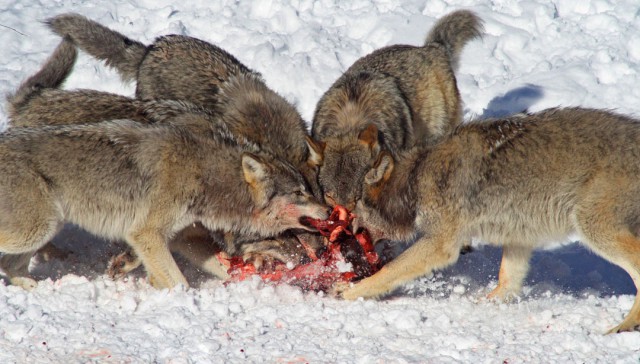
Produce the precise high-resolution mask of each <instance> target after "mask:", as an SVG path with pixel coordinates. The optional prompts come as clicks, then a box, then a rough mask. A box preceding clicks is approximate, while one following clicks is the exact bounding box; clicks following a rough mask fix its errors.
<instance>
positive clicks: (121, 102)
mask: <svg viewBox="0 0 640 364" xmlns="http://www.w3.org/2000/svg"><path fill="white" fill-rule="evenodd" d="M77 55H78V51H77V49H76V46H75V44H73V42H72V41H71V39H70V38H68V37H65V38H63V39H62V41H61V42H60V44H59V45H58V46H57V47H56V49H55V50H54V52H53V54H52V55H51V56H50V57H49V58H48V59H47V61H46V62H45V63H44V65H43V66H42V67H41V69H40V70H39V71H38V72H36V73H35V74H34V75H32V76H31V77H29V78H28V79H27V80H25V81H24V82H23V83H22V84H21V85H20V86H19V87H18V89H17V90H16V91H15V92H14V93H12V94H10V95H8V96H7V111H8V116H9V121H10V126H11V127H34V126H44V125H69V124H80V123H87V122H99V121H106V120H115V119H130V120H135V121H139V122H141V123H150V122H151V119H150V118H149V117H148V116H147V115H146V112H145V103H144V102H143V101H141V100H136V99H133V98H130V97H125V96H121V95H117V94H113V93H109V92H103V91H95V90H86V89H85V90H72V91H71V90H61V89H60V87H61V86H62V85H63V83H64V82H65V81H66V79H67V78H68V77H69V75H70V74H71V71H72V70H73V67H74V65H75V62H76V59H77Z"/></svg>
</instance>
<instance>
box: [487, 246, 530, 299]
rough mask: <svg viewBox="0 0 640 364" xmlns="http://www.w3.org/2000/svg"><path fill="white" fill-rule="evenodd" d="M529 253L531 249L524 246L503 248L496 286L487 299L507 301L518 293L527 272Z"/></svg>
mask: <svg viewBox="0 0 640 364" xmlns="http://www.w3.org/2000/svg"><path fill="white" fill-rule="evenodd" d="M531 252H532V249H531V248H529V247H526V246H521V245H505V246H503V248H502V262H501V263H500V272H499V273H498V286H497V287H496V288H494V289H493V291H491V293H489V294H488V295H487V298H490V299H499V300H504V301H508V300H510V299H511V298H513V297H514V296H516V295H518V293H520V290H521V289H522V281H523V280H524V278H525V277H526V276H527V272H528V271H529V259H530V258H531Z"/></svg>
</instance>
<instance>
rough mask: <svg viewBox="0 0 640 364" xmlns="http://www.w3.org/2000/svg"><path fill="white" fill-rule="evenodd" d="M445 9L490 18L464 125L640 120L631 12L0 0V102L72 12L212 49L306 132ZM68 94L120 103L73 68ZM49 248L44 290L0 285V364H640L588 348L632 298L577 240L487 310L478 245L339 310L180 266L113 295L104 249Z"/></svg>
mask: <svg viewBox="0 0 640 364" xmlns="http://www.w3.org/2000/svg"><path fill="white" fill-rule="evenodd" d="M554 3H555V4H554ZM459 8H470V9H472V10H474V11H476V12H477V13H478V14H479V15H480V16H481V17H482V18H483V19H484V20H485V22H486V35H485V37H484V39H483V40H482V41H475V42H473V43H472V44H470V45H469V46H468V47H467V48H466V50H465V52H464V54H463V57H462V62H461V69H460V72H459V78H458V80H459V87H460V90H461V93H462V96H463V99H464V101H465V103H466V107H465V113H466V116H467V117H473V116H495V115H502V114H506V113H511V112H516V111H521V110H524V109H529V110H532V111H535V110H540V109H544V108H547V107H551V106H558V105H565V106H568V105H583V106H589V107H599V108H612V109H616V110H618V111H620V112H624V113H628V114H635V115H640V103H639V102H638V101H639V100H640V88H638V87H637V85H638V84H639V83H640V37H638V34H640V17H639V15H638V14H639V12H640V6H639V5H638V3H637V1H635V0H626V1H615V0H592V1H582V0H564V1H547V0H526V1H515V0H504V1H498V0H496V1H472V0H429V1H425V0H420V1H418V0H405V1H391V0H379V1H376V0H356V1H338V0H318V1H311V0H298V1H295V0H294V1H284V0H261V1H253V2H252V1H236V0H233V1H231V0H229V1H212V2H205V1H193V2H190V1H175V0H154V1H151V0H113V1H110V2H98V3H97V4H96V2H91V1H87V0H39V1H36V0H0V44H2V48H3V52H2V56H0V93H1V94H5V93H7V92H10V91H12V90H14V89H15V88H16V87H17V86H18V84H19V83H20V82H21V81H22V80H23V79H25V78H26V77H27V76H28V75H30V74H31V73H33V72H34V71H35V70H36V69H37V68H38V67H39V65H40V64H41V62H42V61H43V60H44V59H45V58H46V57H47V55H48V54H49V53H50V52H51V51H52V50H53V48H54V47H55V45H56V44H57V42H58V39H57V38H56V37H54V36H53V35H51V34H49V32H48V31H47V29H46V28H45V27H44V26H43V25H42V24H41V23H40V21H41V20H43V19H45V18H47V17H49V16H53V15H56V14H59V13H62V12H68V11H76V12H79V13H82V14H84V15H86V16H89V17H91V18H93V19H95V20H98V21H100V22H101V23H103V24H105V25H107V26H109V27H111V28H114V29H116V30H118V31H121V32H123V33H125V34H127V35H129V36H130V37H133V38H135V39H138V40H141V41H143V42H150V41H152V40H153V38H154V37H156V36H158V35H162V34H168V33H181V34H187V35H191V36H195V37H199V38H202V39H205V40H208V41H211V42H213V43H215V44H218V45H220V46H222V47H224V48H225V49H227V50H228V51H230V52H231V53H232V54H234V55H236V56H237V57H238V58H239V59H240V60H241V61H243V62H244V63H245V64H247V65H249V66H250V67H252V68H254V69H256V70H258V71H260V72H262V73H263V75H264V77H265V78H266V80H267V83H268V84H269V85H270V86H271V87H272V88H274V89H275V90H277V91H278V92H279V93H281V94H282V95H284V96H285V97H286V98H288V99H290V100H292V101H294V102H295V103H296V104H297V105H298V107H299V109H300V111H301V112H302V114H303V116H304V117H305V118H306V119H307V120H310V119H311V116H312V113H313V109H314V106H315V103H316V101H317V100H318V99H319V97H320V96H321V94H322V92H323V91H324V90H326V89H327V88H328V87H329V85H330V84H331V83H332V82H333V81H334V80H335V79H336V78H337V77H338V76H339V75H340V73H341V72H342V71H344V70H345V69H346V68H347V67H348V66H349V65H350V64H351V63H352V62H354V61H355V60H356V59H357V58H358V57H361V56H363V55H365V54H367V53H369V52H371V51H372V50H374V49H376V48H379V47H382V46H385V45H388V44H393V43H408V44H415V45H417V44H420V43H421V42H422V40H423V38H424V36H425V34H426V32H427V30H428V29H429V28H430V27H431V25H432V24H433V23H434V21H435V20H436V19H437V18H438V17H440V16H442V15H443V14H446V13H448V12H450V11H452V10H455V9H459ZM67 87H68V88H76V87H85V88H96V89H100V90H107V91H113V92H119V93H123V94H126V95H132V94H133V86H132V85H128V84H122V83H121V82H120V81H119V79H118V77H117V76H116V74H115V73H114V72H112V71H110V70H107V69H105V68H104V67H103V66H102V65H101V64H99V63H97V62H96V61H94V60H92V59H90V58H89V57H87V56H85V55H83V56H82V57H81V58H80V60H79V62H78V64H77V66H76V71H75V73H74V75H73V77H72V78H71V79H70V81H69V82H68V84H67ZM5 110H6V109H5V106H4V105H2V106H0V127H3V125H6V112H5ZM0 178H2V177H1V176H0ZM55 244H56V245H58V246H60V247H63V248H65V249H68V250H70V251H71V253H70V255H69V256H67V257H66V258H64V259H53V260H50V261H48V262H47V261H43V260H42V259H40V260H38V259H34V261H33V264H32V271H33V273H34V274H35V275H36V276H37V277H39V278H40V279H43V281H42V282H40V284H39V286H38V287H37V288H36V289H35V290H34V291H32V292H25V291H23V290H22V289H19V288H16V287H12V286H7V285H6V284H4V285H3V284H0V362H2V363H12V362H15V363H46V362H56V363H86V362H114V363H129V362H132V363H143V362H161V363H190V362H193V363H222V362H263V361H267V362H277V363H279V362H283V363H305V362H311V363H318V362H334V363H350V362H354V363H370V362H385V363H386V362H393V363H411V362H435V363H442V362H445V363H449V362H474V363H480V362H486V363H500V362H504V363H522V362H541V363H548V362H556V363H558V362H588V363H593V362H606V363H613V362H620V363H639V362H640V332H634V333H623V334H618V335H610V336H603V335H602V333H603V332H604V331H605V330H606V329H608V328H610V327H612V326H613V325H615V324H617V323H619V322H620V321H621V320H622V317H623V315H624V314H626V313H627V311H628V310H629V308H630V307H631V305H632V303H633V295H634V294H635V288H634V287H633V284H632V282H631V280H630V278H629V277H628V276H627V275H626V273H624V272H623V271H622V270H621V269H619V268H617V267H615V266H612V265H610V264H608V263H607V262H605V261H603V260H602V259H600V258H598V257H597V256H595V255H593V254H592V253H589V252H587V251H586V250H584V249H583V248H581V247H580V246H579V245H577V244H569V245H564V246H562V247H561V248H559V249H556V250H552V251H544V252H539V253H537V254H536V255H535V256H534V258H533V264H532V271H531V274H530V275H529V277H528V279H527V282H526V284H527V286H526V289H525V294H524V295H523V297H522V299H521V300H520V301H519V302H517V303H513V304H498V303H493V302H487V301H485V300H483V297H484V295H485V294H486V293H487V292H488V291H489V290H490V289H491V288H492V287H493V286H495V284H496V274H497V270H498V265H499V260H500V251H499V249H495V248H491V247H478V248H477V249H476V250H475V251H474V252H472V253H470V254H467V255H464V256H462V258H461V259H460V261H459V262H458V263H457V264H456V265H455V266H453V267H451V268H449V269H447V270H445V271H441V272H438V273H436V274H435V275H434V276H433V277H427V278H423V279H420V280H418V281H416V282H413V283H411V284H409V285H407V286H405V287H404V288H402V289H400V290H398V291H397V292H395V293H394V294H393V295H391V296H390V297H387V298H385V299H384V300H381V301H359V302H343V301H340V300H336V299H333V298H330V297H325V296H323V295H319V294H314V293H304V292H301V291H299V290H298V289H296V288H292V287H288V286H272V285H268V284H264V283H262V282H259V281H249V282H243V283H240V284H231V285H228V286H224V285H222V284H221V283H220V282H219V281H216V280H213V279H210V278H209V277H206V276H204V275H202V274H200V273H199V272H197V271H196V270H195V269H194V268H193V267H190V266H188V265H187V264H186V263H184V262H183V261H181V260H180V261H179V263H180V264H181V266H182V267H183V269H184V271H185V273H186V275H187V276H188V278H189V279H190V281H191V283H192V285H193V286H194V287H195V288H191V289H188V290H173V291H167V290H164V291H158V290H154V289H152V288H151V287H150V286H149V285H148V284H147V282H146V281H145V279H144V275H143V274H142V273H141V272H137V274H133V275H132V276H131V277H130V279H128V280H127V281H117V282H114V281H111V280H110V279H109V278H107V277H106V276H105V275H104V273H103V272H104V270H105V267H106V262H107V259H108V256H110V255H111V254H112V253H115V252H118V251H119V249H121V247H119V246H117V245H114V244H109V243H106V242H102V241H100V240H96V239H95V238H92V237H90V236H88V235H86V234H84V233H83V232H79V231H77V230H74V229H73V228H69V229H66V230H65V231H64V232H63V233H62V234H61V235H60V236H58V237H57V238H56V240H55Z"/></svg>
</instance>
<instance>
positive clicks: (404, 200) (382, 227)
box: [353, 149, 422, 242]
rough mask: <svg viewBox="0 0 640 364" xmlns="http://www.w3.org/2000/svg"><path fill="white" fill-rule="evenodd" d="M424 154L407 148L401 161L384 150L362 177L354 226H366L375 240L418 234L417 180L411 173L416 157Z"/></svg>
mask: <svg viewBox="0 0 640 364" xmlns="http://www.w3.org/2000/svg"><path fill="white" fill-rule="evenodd" d="M421 157H422V156H421V155H420V154H418V153H416V150H415V149H414V150H412V151H408V152H407V153H406V154H405V155H403V156H402V157H401V159H400V161H399V162H396V161H395V160H394V158H393V157H392V156H391V154H390V153H389V152H387V151H382V152H380V153H379V154H378V156H377V158H376V160H375V162H374V163H373V166H371V167H370V168H369V169H368V170H367V171H366V173H365V175H364V177H363V180H362V181H363V182H362V185H361V197H360V198H359V199H358V200H357V203H356V206H355V208H354V210H353V212H354V213H355V215H356V219H355V220H354V228H355V229H356V230H357V229H358V228H361V227H363V228H366V229H367V230H369V233H370V235H371V237H372V239H373V241H374V242H375V241H378V240H380V239H391V240H411V238H412V236H413V235H414V234H415V227H414V224H415V220H416V211H417V210H416V204H417V198H416V197H417V196H416V194H415V192H416V188H419V187H417V185H418V183H417V181H415V180H413V179H414V177H415V176H413V175H412V170H413V169H414V168H413V166H414V165H415V161H416V159H418V158H421Z"/></svg>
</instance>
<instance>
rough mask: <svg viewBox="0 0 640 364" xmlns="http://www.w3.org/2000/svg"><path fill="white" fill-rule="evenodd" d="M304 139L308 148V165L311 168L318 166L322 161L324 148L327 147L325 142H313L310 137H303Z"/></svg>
mask: <svg viewBox="0 0 640 364" xmlns="http://www.w3.org/2000/svg"><path fill="white" fill-rule="evenodd" d="M304 139H305V140H306V142H307V147H309V159H308V161H307V162H308V163H309V164H310V165H312V166H319V165H321V164H322V161H323V160H324V147H326V146H327V144H326V143H325V142H321V141H319V140H315V139H313V138H312V137H310V136H308V135H305V137H304Z"/></svg>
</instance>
